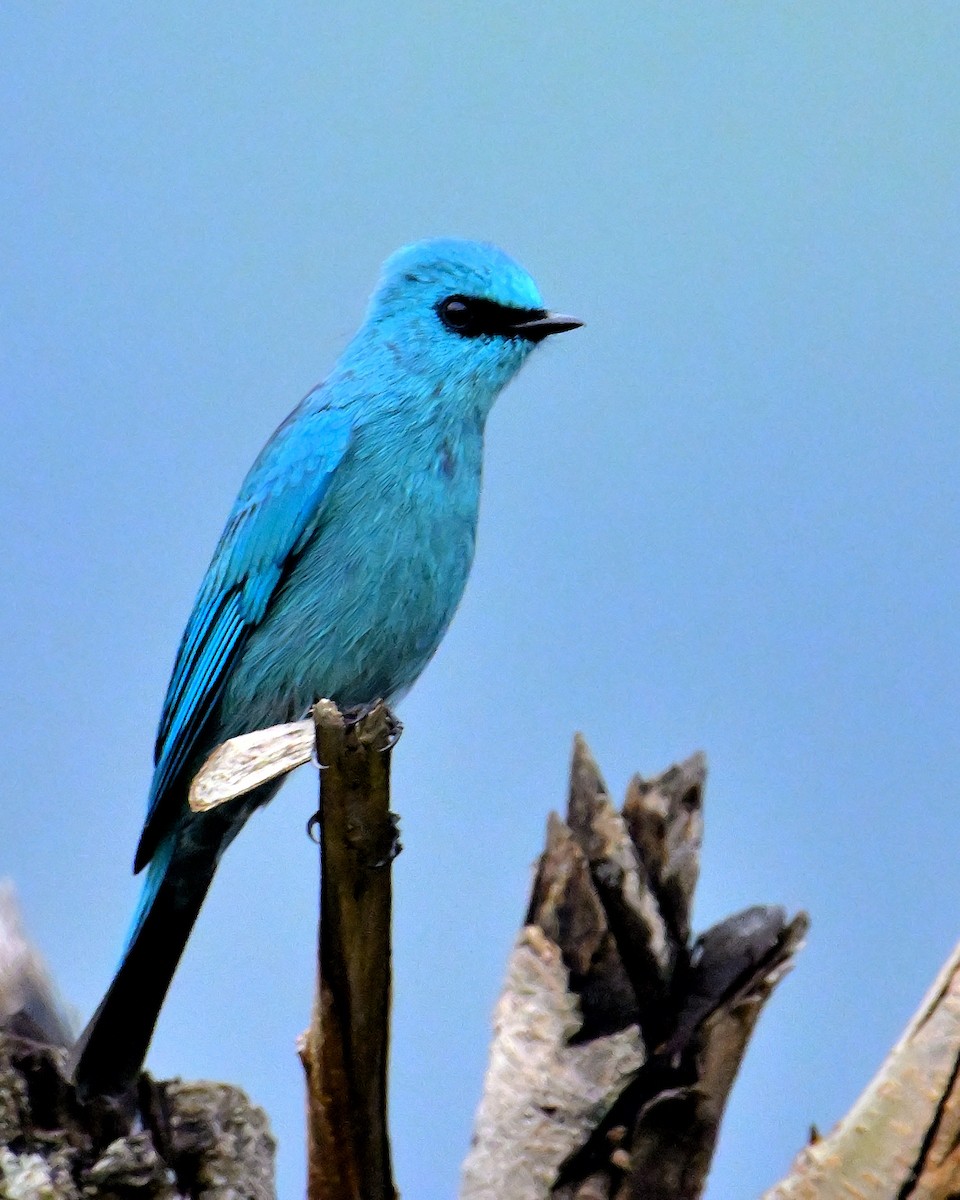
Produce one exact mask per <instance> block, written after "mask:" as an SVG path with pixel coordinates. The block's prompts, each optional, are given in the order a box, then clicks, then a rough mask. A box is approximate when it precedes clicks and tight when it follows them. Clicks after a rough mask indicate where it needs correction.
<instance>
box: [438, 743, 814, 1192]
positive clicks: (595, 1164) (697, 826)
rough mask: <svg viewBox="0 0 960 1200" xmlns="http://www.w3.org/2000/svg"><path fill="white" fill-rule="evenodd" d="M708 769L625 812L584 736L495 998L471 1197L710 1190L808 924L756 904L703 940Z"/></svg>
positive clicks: (688, 774) (633, 798) (636, 788)
mask: <svg viewBox="0 0 960 1200" xmlns="http://www.w3.org/2000/svg"><path fill="white" fill-rule="evenodd" d="M705 775H706V764H705V761H704V759H703V756H702V755H694V756H693V757H692V758H690V759H688V760H687V761H686V762H684V763H681V764H680V765H679V766H675V767H672V768H671V769H670V770H669V771H666V772H665V773H664V774H662V775H660V776H658V777H656V778H655V779H650V780H645V779H643V778H641V777H640V776H637V777H636V778H634V779H633V780H632V781H631V783H630V786H629V788H628V790H627V798H626V802H625V804H624V806H623V808H622V810H620V811H617V809H616V808H615V807H614V805H613V803H612V802H611V799H610V795H609V793H608V791H607V788H606V785H605V784H604V782H603V779H602V778H601V776H600V772H599V770H598V769H597V765H596V763H595V762H594V760H593V757H592V755H591V754H590V751H589V749H588V748H587V745H586V743H585V742H584V741H583V739H582V738H580V737H579V736H578V737H577V738H576V740H575V743H574V752H573V763H572V767H571V780H570V794H569V801H568V809H567V817H566V820H565V821H564V820H561V819H560V818H559V817H558V816H556V815H555V814H551V816H550V818H549V821H548V824H547V841H546V847H545V849H544V852H543V854H542V856H541V858H540V862H539V865H538V869H537V873H536V878H535V880H534V884H533V890H532V895H531V900H530V906H529V909H528V912H527V916H526V922H525V926H524V928H523V930H522V931H521V934H520V937H519V939H518V942H517V945H516V948H515V949H514V952H513V955H512V957H511V960H510V964H509V967H508V971H507V981H506V984H505V987H504V991H503V995H502V997H501V999H500V1002H499V1005H498V1007H497V1012H496V1016H495V1021H494V1040H493V1046H492V1049H491V1054H490V1066H489V1069H488V1072H487V1077H486V1081H485V1086H484V1093H483V1098H482V1100H481V1103H480V1108H479V1110H478V1114H477V1120H476V1125H475V1129H474V1138H473V1145H472V1147H471V1150H470V1153H469V1155H468V1156H467V1159H466V1162H465V1164H464V1168H463V1182H462V1188H461V1192H460V1196H461V1200H502V1198H504V1197H509V1198H510V1200H546V1198H547V1197H554V1198H556V1200H614V1198H615V1200H667V1198H669V1200H694V1198H695V1197H697V1196H699V1195H700V1193H701V1191H702V1189H703V1185H704V1181H705V1179H706V1174H707V1170H708V1168H709V1164H710V1158H711V1156H712V1153H713V1148H714V1145H715V1142H716V1137H717V1131H718V1129H719V1125H720V1120H721V1117H722V1114H723V1109H724V1105H725V1103H726V1099H727V1095H728V1093H729V1090H730V1087H731V1085H732V1083H733V1079H734V1077H735V1075H736V1072H737V1068H738V1067H739V1064H740V1060H741V1058H742V1056H743V1053H744V1050H745V1049H746V1045H747V1041H748V1039H749V1036H750V1033H751V1032H752V1030H753V1026H754V1024H755V1022H756V1019H757V1016H758V1015H759V1012H760V1009H761V1008H762V1006H763V1004H764V1002H765V1001H766V999H767V997H768V996H769V995H770V992H771V991H772V989H773V987H774V986H775V984H776V983H777V982H778V980H779V979H780V978H781V977H782V976H783V974H784V973H785V972H786V970H787V969H788V967H789V965H790V963H791V961H792V958H793V955H794V954H795V952H796V950H797V949H798V947H799V946H800V944H801V941H802V939H803V935H804V933H805V931H806V928H807V920H806V917H805V916H804V915H803V914H801V915H800V916H797V917H794V918H793V919H792V920H788V919H787V916H786V913H785V912H784V911H783V909H780V908H773V907H771V908H752V909H748V910H746V911H745V912H743V913H740V914H738V915H737V916H734V917H731V918H729V919H728V920H726V921H724V922H721V924H720V925H718V926H715V927H714V928H712V929H710V930H708V931H707V932H706V933H705V934H703V935H702V936H701V937H700V938H698V939H697V940H696V941H694V942H692V943H691V939H690V908H691V904H692V901H693V893H694V889H695V887H696V882H697V875H698V870H699V855H700V843H701V837H702V830H703V820H702V802H703V784H704V779H705Z"/></svg>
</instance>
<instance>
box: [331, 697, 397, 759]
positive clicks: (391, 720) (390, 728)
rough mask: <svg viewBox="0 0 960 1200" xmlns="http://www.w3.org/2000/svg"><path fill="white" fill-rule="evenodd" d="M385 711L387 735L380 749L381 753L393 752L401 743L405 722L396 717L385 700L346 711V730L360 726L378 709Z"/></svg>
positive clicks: (344, 717) (344, 715) (358, 705)
mask: <svg viewBox="0 0 960 1200" xmlns="http://www.w3.org/2000/svg"><path fill="white" fill-rule="evenodd" d="M378 708H382V709H383V717H384V726H385V735H384V740H383V744H382V745H380V746H379V747H378V749H379V750H380V751H381V752H384V753H385V752H386V751H387V750H392V749H393V747H394V746H395V745H396V744H397V742H399V741H400V735H401V734H402V733H403V722H402V721H401V720H400V719H399V717H397V716H395V715H394V713H393V710H392V709H390V708H388V706H387V705H386V704H385V703H384V701H383V700H373V701H371V702H370V703H369V704H355V705H354V706H353V707H352V708H347V709H344V712H343V723H344V725H345V726H346V728H348V729H349V728H351V727H352V726H355V725H359V724H360V722H361V721H363V720H365V719H366V718H367V717H369V716H370V714H371V713H372V712H374V711H375V710H376V709H378Z"/></svg>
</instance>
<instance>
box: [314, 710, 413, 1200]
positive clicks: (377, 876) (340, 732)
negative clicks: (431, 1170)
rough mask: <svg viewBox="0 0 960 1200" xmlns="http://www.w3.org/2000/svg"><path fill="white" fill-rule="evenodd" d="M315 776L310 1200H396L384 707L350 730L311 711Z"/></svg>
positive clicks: (388, 734) (393, 833) (388, 727)
mask: <svg viewBox="0 0 960 1200" xmlns="http://www.w3.org/2000/svg"><path fill="white" fill-rule="evenodd" d="M314 719H315V721H316V744H317V758H318V761H319V762H320V763H321V765H322V768H323V769H322V770H321V772H320V810H319V813H318V818H319V821H318V824H319V829H320V929H319V948H318V974H317V995H316V1002H315V1005H314V1012H313V1019H312V1021H311V1024H310V1029H309V1031H308V1033H307V1035H306V1038H305V1039H304V1043H303V1046H302V1049H301V1057H302V1060H303V1064H304V1068H305V1070H306V1074H307V1139H308V1178H307V1195H308V1198H309V1200H394V1196H395V1195H396V1189H395V1187H394V1184H393V1177H392V1172H391V1166H390V1145H389V1141H388V1136H387V1057H388V1046H389V1019H390V903H391V881H390V864H391V862H392V860H393V858H394V857H395V855H396V853H397V851H398V849H399V845H398V843H397V829H396V820H395V818H394V817H393V816H392V814H391V813H390V745H391V744H392V741H393V740H394V737H395V728H396V727H395V722H394V719H393V718H392V717H391V715H390V713H389V712H388V711H387V709H386V708H384V707H383V706H382V705H380V706H378V707H377V708H375V709H374V710H373V711H372V712H371V713H369V714H366V715H364V716H362V717H361V718H360V719H359V720H357V721H351V720H345V718H344V716H343V715H342V714H341V713H340V712H339V711H338V710H337V708H336V706H335V705H334V704H332V703H331V702H330V701H325V700H322V701H320V703H319V704H317V706H316V707H315V709H314Z"/></svg>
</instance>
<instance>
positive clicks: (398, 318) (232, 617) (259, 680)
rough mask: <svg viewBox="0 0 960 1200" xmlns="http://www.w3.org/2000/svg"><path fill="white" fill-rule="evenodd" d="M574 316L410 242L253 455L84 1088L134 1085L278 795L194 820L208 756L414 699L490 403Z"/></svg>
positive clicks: (186, 641)
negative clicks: (191, 945)
mask: <svg viewBox="0 0 960 1200" xmlns="http://www.w3.org/2000/svg"><path fill="white" fill-rule="evenodd" d="M579 324H580V322H578V321H576V320H574V319H573V318H568V317H558V316H554V315H551V314H549V313H547V312H546V311H545V310H544V307H543V302H542V300H541V298H540V294H539V292H538V291H537V288H536V285H535V284H534V282H533V280H532V279H531V278H530V276H529V275H528V274H527V273H526V271H524V270H523V269H522V268H521V267H519V266H518V265H517V264H516V263H515V262H514V261H513V260H512V259H510V258H509V257H508V256H507V255H505V254H504V253H503V252H502V251H500V250H498V249H496V247H493V246H488V245H484V244H482V243H476V242H463V241H454V240H449V239H444V240H435V241H428V242H421V243H418V244H416V245H414V246H410V247H406V248H404V249H402V250H400V251H398V252H397V254H395V255H394V256H393V257H392V258H391V259H389V260H388V261H387V263H386V264H385V266H384V269H383V274H382V276H381V280H380V284H379V286H378V288H377V290H376V292H375V293H374V295H373V298H372V299H371V302H370V306H369V308H368V311H367V314H366V319H365V321H364V323H363V325H362V326H361V328H360V330H359V331H358V333H357V334H356V335H355V337H354V338H353V340H352V341H351V342H350V344H349V346H348V347H347V348H346V350H345V351H344V353H343V354H342V356H341V357H340V359H339V361H338V362H337V363H336V365H335V366H334V368H333V371H332V372H331V374H330V375H329V377H328V378H327V379H326V380H325V382H324V383H323V384H321V385H320V386H319V387H317V388H316V389H314V391H312V392H311V393H310V394H309V395H308V396H307V397H306V398H305V399H304V400H303V401H302V402H301V404H300V405H299V406H298V407H297V408H296V409H295V410H294V411H293V412H292V413H291V414H290V416H289V417H288V418H287V419H286V420H285V421H284V422H283V424H282V425H281V426H280V427H279V429H278V430H277V431H276V433H274V435H273V437H272V438H271V439H270V441H269V442H268V443H267V445H266V446H265V447H264V449H263V451H262V452H261V454H260V456H259V457H258V459H257V461H256V462H255V463H254V465H253V467H252V468H251V470H250V472H249V474H248V475H247V478H246V480H245V481H244V483H243V486H242V488H241V490H240V494H239V496H238V497H237V500H236V503H235V504H234V507H233V510H232V512H231V514H230V517H229V518H228V521H227V525H226V528H225V529H224V532H223V534H222V536H221V538H220V541H219V543H218V545H217V548H216V550H215V552H214V555H213V559H212V561H211V563H210V566H209V568H208V570H207V574H206V577H205V578H204V581H203V583H202V585H201V588H200V592H199V594H198V596H197V599H196V602H195V604H194V609H193V612H192V614H191V616H190V619H189V621H188V623H187V627H186V630H185V632H184V635H183V639H182V641H181V644H180V649H179V651H178V654H177V658H176V662H175V664H174V668H173V673H172V676H171V679H170V684H169V688H168V691H167V696H166V700H165V702H164V706H163V712H162V715H161V718H160V725H159V730H158V734H157V743H156V755H155V761H156V767H155V772H154V777H153V782H152V785H151V789H150V796H149V802H148V810H147V819H146V823H145V825H144V829H143V833H142V835H141V839H140V844H139V846H138V849H137V855H136V859H135V869H137V870H140V869H141V868H142V867H144V866H148V865H149V869H148V872H147V878H146V881H145V884H144V891H143V894H142V897H141V901H140V905H139V907H138V911H137V915H136V917H135V920H134V924H133V928H132V930H131V935H130V939H129V941H128V944H127V947H126V950H125V952H124V957H123V959H122V961H121V964H120V967H119V969H118V972H117V975H116V977H115V978H114V981H113V983H112V984H111V986H110V989H109V990H108V992H107V994H106V996H105V997H104V1000H103V1002H102V1003H101V1005H100V1008H99V1009H98V1011H97V1013H96V1014H95V1016H94V1018H93V1020H92V1021H91V1023H90V1025H88V1027H87V1029H86V1030H85V1031H84V1034H83V1035H82V1036H81V1039H80V1041H79V1043H78V1046H77V1049H76V1051H75V1078H76V1081H77V1086H78V1089H79V1090H80V1092H81V1094H86V1095H90V1094H109V1095H118V1094H122V1093H124V1092H125V1091H127V1090H129V1088H130V1087H131V1086H132V1084H133V1082H134V1081H135V1079H136V1075H137V1073H138V1072H139V1069H140V1066H141V1063H142V1061H143V1057H144V1055H145V1053H146V1049H147V1046H148V1044H149V1040H150V1037H151V1035H152V1032H153V1027H154V1024H155V1022H156V1017H157V1014H158V1012H159V1009H160V1005H161V1004H162V1002H163V998H164V996H165V994H166V990H167V987H168V985H169V981H170V979H171V977H172V975H173V972H174V970H175V969H176V965H177V962H178V960H179V958H180V954H181V953H182V950H183V946H184V944H185V943H186V939H187V937H188V936H189V933H190V930H191V928H192V926H193V923H194V921H195V919H196V916H197V913H198V912H199V909H200V905H201V904H202V902H203V898H204V896H205V894H206V890H207V888H208V887H209V884H210V882H211V880H212V878H213V874H214V871H215V869H216V865H217V863H218V861H219V859H220V856H221V855H222V853H223V851H224V850H225V848H226V846H227V845H228V844H229V843H230V841H231V840H232V839H233V837H234V836H236V834H237V832H238V831H239V829H240V828H241V826H242V825H243V823H244V821H245V820H246V818H247V817H248V816H249V815H250V813H252V812H253V811H254V810H255V809H256V808H257V807H258V806H259V805H261V804H263V803H265V802H266V801H267V800H269V799H270V798H271V797H272V795H273V794H274V793H275V791H276V786H277V785H275V784H272V785H266V786H265V787H263V788H260V789H258V790H257V791H255V792H252V793H250V795H248V796H247V797H244V798H242V799H241V800H238V801H235V802H233V803H232V804H230V805H227V806H225V807H224V808H220V809H216V810H214V811H213V812H210V813H206V814H193V813H191V812H190V810H189V808H188V807H187V804H186V794H187V790H188V788H189V784H190V780H191V778H192V776H193V774H194V773H195V771H196V770H197V768H198V766H199V765H200V764H201V763H202V762H203V760H204V759H205V758H206V756H207V755H208V754H209V753H210V751H211V750H212V749H213V747H215V746H216V745H218V744H219V743H221V742H222V741H224V740H226V739H227V738H230V737H233V736H235V735H237V734H239V733H243V732H247V731H249V730H252V729H258V728H263V727H266V726H269V725H273V724H276V723H278V722H280V721H286V720H290V719H294V718H297V717H300V716H302V715H303V714H304V713H305V712H306V711H307V709H308V708H309V707H310V706H311V705H312V704H313V703H314V702H315V701H316V700H317V699H318V698H319V697H321V696H326V697H330V698H332V699H334V700H335V701H337V703H339V704H340V705H341V706H342V707H347V706H351V705H357V704H369V703H371V702H373V701H374V700H376V699H378V698H382V699H385V700H394V701H395V700H396V699H398V698H399V697H400V696H402V695H403V693H404V692H406V691H407V690H408V689H409V687H410V686H411V685H412V684H413V682H414V681H415V680H416V678H417V676H418V675H419V674H420V672H421V671H422V670H423V667H424V666H425V665H426V663H427V661H428V660H429V659H430V657H431V655H432V654H433V653H434V651H435V650H436V648H437V646H438V645H439V643H440V640H441V638H442V637H443V634H444V632H445V630H446V628H447V626H448V625H449V623H450V620H451V619H452V617H453V613H454V611H455V609H456V607H457V604H458V603H459V600H460V597H461V595H462V593H463V588H464V586H465V584H466V579H467V575H468V573H469V570H470V564H471V562H472V559H473V549H474V538H475V532H476V521H477V507H478V503H479V496H480V477H481V467H482V452H483V429H484V423H485V421H486V417H487V414H488V413H489V411H490V408H491V406H492V404H493V402H494V400H495V399H496V396H497V394H498V393H499V392H500V390H501V389H502V388H503V386H504V385H505V384H506V383H507V382H508V381H509V380H510V379H511V378H512V376H513V375H514V374H515V373H516V371H517V370H518V369H519V367H520V366H521V365H522V363H523V362H524V360H525V359H526V357H527V355H528V354H529V353H530V351H531V350H532V349H533V347H534V346H535V345H536V344H537V343H538V342H539V341H541V340H542V339H543V338H544V337H546V336H547V335H549V334H552V333H558V332H562V331H563V330H567V329H572V328H575V327H576V326H577V325H579Z"/></svg>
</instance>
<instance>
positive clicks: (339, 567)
mask: <svg viewBox="0 0 960 1200" xmlns="http://www.w3.org/2000/svg"><path fill="white" fill-rule="evenodd" d="M350 528H351V527H348V526H346V525H343V526H341V527H340V534H339V536H338V531H337V528H336V527H335V528H334V529H333V530H331V529H330V527H329V526H328V527H327V528H326V530H324V532H323V535H322V536H320V537H318V538H317V539H315V541H314V542H312V543H310V544H308V546H307V547H306V549H305V551H304V553H303V555H302V557H301V558H300V560H299V561H298V563H297V564H296V566H295V568H294V569H293V571H292V572H291V574H290V577H289V578H288V579H287V581H286V582H285V584H284V585H283V587H282V588H281V590H280V592H279V593H278V595H277V596H276V598H275V600H274V603H273V605H272V606H271V610H270V612H269V614H268V615H267V617H266V619H265V620H264V622H263V624H262V625H261V626H260V627H259V628H258V629H257V630H256V631H255V632H254V633H253V634H252V635H251V637H250V639H249V641H248V642H247V644H246V646H245V647H244V650H243V652H242V654H241V657H240V660H239V661H238V663H237V666H236V668H235V670H234V671H233V672H232V674H231V678H230V680H229V681H228V683H227V686H226V690H225V694H224V700H223V705H222V709H221V713H222V719H221V731H222V736H226V737H231V736H234V735H235V734H236V733H239V732H243V731H244V730H249V729H257V728H263V727H265V726H268V725H271V724H275V723H277V722H279V721H286V720H294V719H297V718H299V717H300V716H302V715H303V713H304V712H305V711H306V710H307V709H308V708H309V707H310V706H311V705H312V704H313V703H315V701H316V700H317V699H318V698H319V697H321V696H325V697H329V698H331V699H333V700H335V701H336V702H337V703H338V704H339V705H340V706H341V707H344V708H345V707H349V706H352V705H357V704H368V703H371V702H372V701H374V700H377V699H385V700H389V699H391V698H392V697H395V696H398V695H399V694H402V693H403V692H405V691H406V690H407V689H408V688H409V687H410V686H411V685H412V684H413V682H414V681H415V680H416V678H417V676H418V675H419V674H420V672H421V671H422V670H423V668H424V666H425V665H426V663H427V662H428V660H429V659H430V657H431V656H432V655H433V653H434V651H435V650H436V649H437V646H438V645H439V644H440V640H441V638H442V637H443V634H444V632H445V631H446V628H447V626H448V625H449V623H450V621H451V619H452V617H453V614H454V612H455V610H456V607H457V604H458V603H459V601H460V598H461V596H462V594H463V589H464V586H465V584H466V581H467V575H468V573H469V570H470V564H471V561H472V558H473V548H474V529H475V522H474V521H473V520H470V519H469V517H467V518H466V519H451V517H450V514H445V515H444V516H443V517H442V518H437V519H434V520H432V521H428V520H425V519H424V518H423V517H422V516H420V517H419V519H410V520H407V521H406V522H404V521H403V520H400V521H389V522H385V523H384V524H383V525H382V527H378V528H373V529H367V530H365V531H364V535H365V536H364V537H363V538H362V539H361V540H358V539H357V537H356V527H355V526H352V528H353V530H354V532H353V535H352V536H351V535H350Z"/></svg>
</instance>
